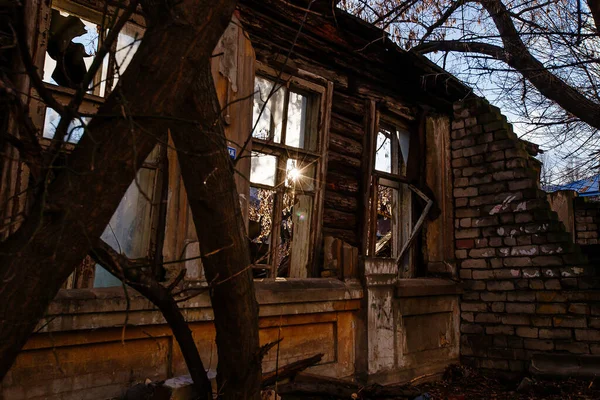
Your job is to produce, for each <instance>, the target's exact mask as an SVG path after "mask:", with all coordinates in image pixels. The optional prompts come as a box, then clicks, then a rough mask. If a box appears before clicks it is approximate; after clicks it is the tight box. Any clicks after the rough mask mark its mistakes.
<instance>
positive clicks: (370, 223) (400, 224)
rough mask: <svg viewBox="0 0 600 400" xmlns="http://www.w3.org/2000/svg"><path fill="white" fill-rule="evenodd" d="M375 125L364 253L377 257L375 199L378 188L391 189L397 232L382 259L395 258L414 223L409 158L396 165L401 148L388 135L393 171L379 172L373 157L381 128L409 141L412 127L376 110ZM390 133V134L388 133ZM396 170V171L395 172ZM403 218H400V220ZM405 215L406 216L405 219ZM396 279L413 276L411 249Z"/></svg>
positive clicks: (374, 156) (392, 137)
mask: <svg viewBox="0 0 600 400" xmlns="http://www.w3.org/2000/svg"><path fill="white" fill-rule="evenodd" d="M374 114H375V115H374V116H373V117H374V123H373V125H372V131H371V132H370V134H371V138H370V141H371V143H370V149H371V150H370V151H371V155H370V160H369V163H370V165H369V170H370V176H369V178H368V179H369V202H368V211H367V212H368V218H367V219H366V221H367V227H366V232H367V241H366V254H367V257H378V256H377V255H376V252H375V250H376V242H377V236H376V234H377V200H378V187H379V186H380V185H381V186H384V187H387V188H391V189H392V190H394V191H395V194H394V196H395V200H394V202H395V203H397V205H396V207H395V209H396V213H395V214H394V213H393V214H392V217H393V222H392V229H395V230H396V231H395V232H393V233H392V243H391V247H392V249H391V257H385V258H394V259H395V258H397V257H398V255H399V252H400V251H401V249H402V246H403V242H405V241H406V240H407V239H408V237H409V236H410V233H411V230H412V222H413V194H412V190H411V189H410V188H409V185H410V181H409V179H408V177H407V168H408V159H406V160H403V165H401V166H399V165H398V162H399V155H398V154H397V153H398V152H399V151H400V145H399V140H398V136H397V135H394V134H391V135H390V139H391V151H392V154H391V157H392V160H391V166H392V172H385V171H379V170H377V169H376V168H375V165H376V154H377V137H378V135H379V133H380V132H381V131H382V129H385V130H386V131H388V132H390V131H391V130H390V128H393V129H392V130H393V131H396V132H397V131H404V132H405V133H407V134H408V135H409V137H410V138H411V139H412V136H413V130H414V128H413V127H411V126H410V125H409V123H408V122H405V121H404V120H402V119H400V118H398V117H395V116H394V115H391V113H382V112H380V111H375V113H374ZM390 133H391V132H390ZM409 146H410V149H411V151H416V150H417V149H415V148H414V147H415V146H414V145H413V144H412V143H411V144H410V145H409ZM394 169H396V171H394ZM399 216H402V217H403V218H399ZM404 216H406V217H405V218H404ZM399 276H400V277H402V278H410V277H414V276H415V266H414V255H413V251H412V249H409V252H408V254H407V255H406V256H405V257H404V259H403V260H401V262H400V265H399Z"/></svg>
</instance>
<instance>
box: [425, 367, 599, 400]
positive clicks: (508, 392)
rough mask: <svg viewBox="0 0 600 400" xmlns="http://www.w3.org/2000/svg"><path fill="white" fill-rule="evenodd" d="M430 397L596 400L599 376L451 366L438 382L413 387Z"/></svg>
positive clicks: (439, 399)
mask: <svg viewBox="0 0 600 400" xmlns="http://www.w3.org/2000/svg"><path fill="white" fill-rule="evenodd" d="M416 388H417V389H419V390H420V391H421V392H422V393H428V394H430V395H431V399H432V400H487V399H490V400H592V399H594V400H597V399H600V378H594V379H587V380H586V379H573V378H571V379H566V380H564V379H563V380H543V379H538V378H532V377H525V378H521V379H515V378H512V379H511V378H507V377H505V376H502V375H499V374H494V373H489V372H482V371H480V370H476V369H473V368H470V367H467V366H464V365H451V366H450V367H448V369H447V370H446V372H445V374H444V377H443V379H442V380H441V381H438V382H432V383H426V384H422V385H418V386H416Z"/></svg>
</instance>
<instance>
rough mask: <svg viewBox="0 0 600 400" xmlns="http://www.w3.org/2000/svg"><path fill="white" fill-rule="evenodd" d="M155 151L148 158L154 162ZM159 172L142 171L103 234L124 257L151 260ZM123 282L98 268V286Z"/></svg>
mask: <svg viewBox="0 0 600 400" xmlns="http://www.w3.org/2000/svg"><path fill="white" fill-rule="evenodd" d="M157 153H158V150H157V149H155V150H154V151H153V152H152V153H151V154H150V155H149V156H148V158H147V159H146V162H148V163H152V162H154V160H155V159H156V157H157ZM156 174H157V170H156V169H154V168H140V170H139V171H138V173H137V178H136V181H137V182H136V181H133V182H132V183H131V184H130V185H129V188H127V192H125V196H123V198H122V199H121V202H120V203H119V206H118V207H117V210H116V211H115V213H114V214H113V216H112V217H111V219H110V222H109V224H108V226H107V227H106V229H104V232H103V233H102V236H101V238H102V240H104V241H105V242H106V243H108V244H109V245H110V247H112V248H113V249H114V250H116V251H117V252H119V253H120V254H124V255H126V256H127V257H129V258H142V257H147V256H148V253H149V250H150V243H151V234H152V229H151V228H152V218H151V215H152V203H153V198H154V184H155V177H156ZM119 285H121V283H120V281H119V280H118V279H117V278H115V277H114V276H112V275H111V274H110V273H109V272H108V271H106V270H105V269H104V268H102V267H101V266H99V265H97V266H96V274H95V276H94V287H107V286H119Z"/></svg>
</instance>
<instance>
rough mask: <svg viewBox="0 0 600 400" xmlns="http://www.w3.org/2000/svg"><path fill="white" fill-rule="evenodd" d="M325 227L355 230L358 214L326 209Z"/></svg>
mask: <svg viewBox="0 0 600 400" xmlns="http://www.w3.org/2000/svg"><path fill="white" fill-rule="evenodd" d="M323 226H326V227H329V228H340V229H352V230H354V228H355V227H356V214H354V213H347V212H343V211H336V210H331V209H329V208H325V210H324V212H323Z"/></svg>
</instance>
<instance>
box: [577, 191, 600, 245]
mask: <svg viewBox="0 0 600 400" xmlns="http://www.w3.org/2000/svg"><path fill="white" fill-rule="evenodd" d="M573 208H574V210H575V235H576V239H575V242H576V243H577V244H580V245H584V246H585V245H596V244H598V226H600V203H598V202H592V201H586V199H585V198H584V197H578V198H575V201H574V207H573Z"/></svg>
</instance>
